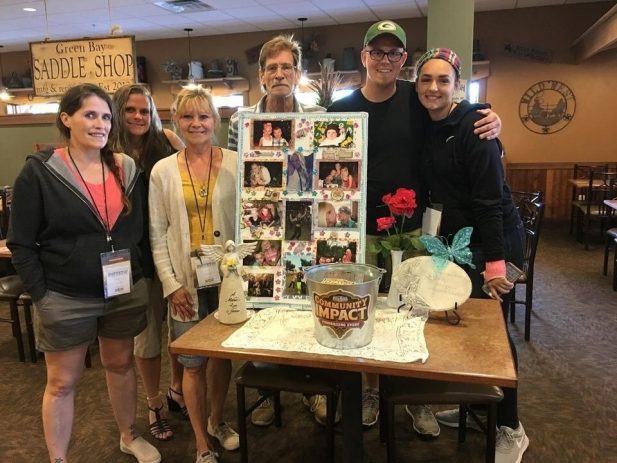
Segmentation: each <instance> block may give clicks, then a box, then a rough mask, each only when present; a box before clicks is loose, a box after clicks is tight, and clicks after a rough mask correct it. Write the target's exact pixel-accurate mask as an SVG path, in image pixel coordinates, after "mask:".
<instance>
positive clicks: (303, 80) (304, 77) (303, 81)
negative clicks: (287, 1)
mask: <svg viewBox="0 0 617 463" xmlns="http://www.w3.org/2000/svg"><path fill="white" fill-rule="evenodd" d="M306 20H308V18H298V21H300V25H301V35H300V40H302V42H301V47H300V48H301V49H302V56H304V51H305V50H304V22H305V21H306ZM301 61H304V62H306V60H305V59H304V58H303V59H302V60H301ZM298 66H299V67H300V69H301V70H302V74H301V75H300V81H299V82H298V83H299V84H300V85H306V84H308V83H309V81H310V79H309V78H308V76H307V75H306V69H304V66H302V62H300V63H298Z"/></svg>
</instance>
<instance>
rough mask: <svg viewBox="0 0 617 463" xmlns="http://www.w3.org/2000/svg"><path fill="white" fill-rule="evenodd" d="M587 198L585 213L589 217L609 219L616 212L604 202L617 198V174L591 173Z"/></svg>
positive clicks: (611, 172)
mask: <svg viewBox="0 0 617 463" xmlns="http://www.w3.org/2000/svg"><path fill="white" fill-rule="evenodd" d="M587 191H588V194H587V196H586V198H585V213H586V215H587V216H589V217H592V216H593V217H598V218H599V219H601V220H603V219H607V218H610V217H611V216H612V215H613V212H614V210H613V209H612V208H611V207H608V206H607V205H606V204H604V200H606V199H613V198H614V197H615V196H617V172H613V171H604V172H593V171H592V172H591V173H590V175H589V182H588V187H587Z"/></svg>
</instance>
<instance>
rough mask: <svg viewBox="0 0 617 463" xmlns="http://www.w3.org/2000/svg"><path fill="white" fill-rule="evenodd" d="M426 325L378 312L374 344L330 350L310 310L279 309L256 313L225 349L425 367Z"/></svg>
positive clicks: (414, 318) (422, 320)
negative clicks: (317, 335)
mask: <svg viewBox="0 0 617 463" xmlns="http://www.w3.org/2000/svg"><path fill="white" fill-rule="evenodd" d="M425 323H426V317H425V316H410V315H408V313H407V312H406V313H397V312H396V311H395V310H377V311H376V313H375V331H374V333H373V340H372V342H371V343H370V344H369V345H367V346H364V347H360V348H357V349H331V348H329V347H324V346H322V345H321V344H319V343H318V342H317V341H316V340H315V337H314V335H313V314H312V312H311V311H310V310H292V309H289V308H279V307H277V308H269V309H263V310H261V311H259V312H257V313H256V314H255V315H253V317H251V319H249V320H248V321H247V322H246V323H245V324H244V326H242V327H241V328H239V329H238V330H236V331H235V332H234V333H233V334H232V335H231V336H229V337H228V338H227V339H226V340H225V341H224V342H223V346H224V347H233V348H245V349H247V348H250V349H265V350H285V351H291V352H307V353H311V354H322V355H323V354H325V355H341V356H346V357H363V358H367V359H372V360H383V361H388V362H399V363H409V362H415V361H417V360H421V361H422V363H424V362H426V360H427V359H428V350H427V348H426V342H425V340H424V324H425Z"/></svg>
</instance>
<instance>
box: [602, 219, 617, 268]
mask: <svg viewBox="0 0 617 463" xmlns="http://www.w3.org/2000/svg"><path fill="white" fill-rule="evenodd" d="M616 242H617V227H613V228H609V229H608V230H606V243H605V244H604V266H603V274H604V276H606V275H607V274H608V255H609V254H610V251H611V247H613V246H615V243H616ZM615 252H616V253H617V246H616V247H615ZM613 277H614V275H613Z"/></svg>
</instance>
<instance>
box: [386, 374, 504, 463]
mask: <svg viewBox="0 0 617 463" xmlns="http://www.w3.org/2000/svg"><path fill="white" fill-rule="evenodd" d="M502 399H503V392H502V391H501V389H500V388H498V387H496V386H486V385H483V384H463V383H452V382H447V381H433V380H428V379H412V378H402V377H397V376H384V375H382V376H380V377H379V410H380V413H381V414H380V417H379V436H380V439H381V441H382V442H386V449H387V450H386V452H387V462H388V463H395V462H396V461H397V458H396V437H395V430H396V426H395V423H394V407H395V406H396V405H406V404H408V405H424V404H458V405H459V428H458V441H459V443H463V442H465V437H466V431H467V415H468V413H469V414H470V415H471V416H472V417H473V418H474V420H475V421H476V422H477V424H478V425H479V426H480V427H481V428H482V429H483V431H484V432H485V433H486V454H485V461H486V462H487V463H494V462H495V438H496V424H497V403H498V402H500V401H501V400H502ZM470 405H486V406H487V407H488V417H487V418H488V419H487V422H486V426H485V425H484V423H482V422H481V421H480V420H479V419H478V418H477V416H475V414H474V413H473V412H472V411H471V410H470V409H469V406H470Z"/></svg>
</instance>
